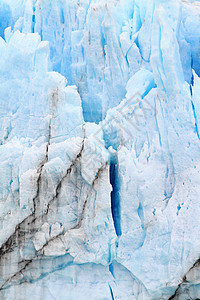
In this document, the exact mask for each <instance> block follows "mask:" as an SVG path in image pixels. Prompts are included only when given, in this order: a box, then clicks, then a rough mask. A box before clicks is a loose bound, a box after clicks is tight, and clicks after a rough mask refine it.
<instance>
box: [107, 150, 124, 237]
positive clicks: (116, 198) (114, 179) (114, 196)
mask: <svg viewBox="0 0 200 300" xmlns="http://www.w3.org/2000/svg"><path fill="white" fill-rule="evenodd" d="M110 184H111V185H112V192H111V211H112V217H113V222H114V227H115V232H116V235H117V236H121V234H122V230H121V208H120V179H119V171H118V162H117V156H116V155H115V154H113V155H111V158H110Z"/></svg>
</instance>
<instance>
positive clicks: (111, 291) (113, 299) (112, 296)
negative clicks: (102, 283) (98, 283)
mask: <svg viewBox="0 0 200 300" xmlns="http://www.w3.org/2000/svg"><path fill="white" fill-rule="evenodd" d="M108 286H109V289H110V294H111V299H112V300H115V297H114V294H113V290H112V288H111V286H110V284H109V283H108Z"/></svg>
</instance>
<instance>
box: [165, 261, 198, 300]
mask: <svg viewBox="0 0 200 300" xmlns="http://www.w3.org/2000/svg"><path fill="white" fill-rule="evenodd" d="M199 266H200V259H198V260H197V261H196V262H195V263H194V264H193V266H192V267H191V268H190V269H189V271H188V272H187V273H186V274H185V275H184V276H183V278H182V281H181V283H179V285H178V287H177V289H176V290H175V292H174V294H173V295H172V296H171V297H170V298H169V299H168V300H172V299H176V297H177V296H178V295H179V290H180V288H181V286H182V285H183V284H187V282H188V281H187V275H188V273H189V272H190V271H191V270H192V269H194V268H196V267H199Z"/></svg>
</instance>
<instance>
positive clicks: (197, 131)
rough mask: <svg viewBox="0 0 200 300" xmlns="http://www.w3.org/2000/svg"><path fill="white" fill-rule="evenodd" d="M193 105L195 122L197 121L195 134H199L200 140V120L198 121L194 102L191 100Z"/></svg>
mask: <svg viewBox="0 0 200 300" xmlns="http://www.w3.org/2000/svg"><path fill="white" fill-rule="evenodd" d="M190 87H191V86H190ZM191 105H192V111H193V115H194V120H195V132H196V134H197V137H198V139H199V140H200V134H199V128H198V120H197V115H196V110H195V106H194V102H193V101H192V100H191Z"/></svg>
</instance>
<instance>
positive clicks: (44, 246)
mask: <svg viewBox="0 0 200 300" xmlns="http://www.w3.org/2000/svg"><path fill="white" fill-rule="evenodd" d="M77 156H78V155H77ZM79 157H80V156H79ZM106 166H107V164H106V165H105V166H103V167H101V168H100V169H99V171H98V174H97V176H96V177H95V179H94V180H93V183H92V185H91V187H94V184H95V182H96V180H97V179H98V178H99V176H100V174H101V172H103V170H104V169H105V167H106ZM68 170H69V169H68ZM92 191H93V189H91V192H92ZM89 196H90V194H88V195H87V198H86V200H85V202H84V204H83V208H82V213H81V216H80V218H79V221H78V223H77V225H76V226H74V227H73V228H71V229H69V230H73V229H78V228H80V227H81V225H82V221H83V218H84V212H85V208H86V204H87V201H88V198H89ZM65 233H66V232H65ZM65 233H63V232H62V233H59V234H58V235H57V236H55V237H53V238H51V239H50V240H49V241H47V242H46V243H45V244H44V245H43V246H42V248H41V249H39V250H38V251H36V255H35V256H34V257H33V258H32V259H30V260H26V261H21V262H19V265H20V264H21V263H25V265H24V266H23V267H22V268H21V269H20V270H19V271H18V272H16V273H15V274H13V275H12V276H11V277H10V278H9V279H7V280H6V281H5V282H4V283H3V285H2V286H1V287H0V290H3V289H7V288H8V287H9V286H7V283H9V282H10V281H12V280H13V279H14V278H15V277H17V276H18V275H19V274H20V273H22V272H23V271H24V270H25V269H26V268H27V267H28V266H29V265H30V264H31V263H32V262H35V260H36V259H38V258H39V256H41V255H43V254H44V250H45V248H46V247H47V246H48V245H49V243H51V242H52V241H55V240H57V239H60V238H61V237H62V236H64V234H65ZM23 282H25V281H23Z"/></svg>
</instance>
